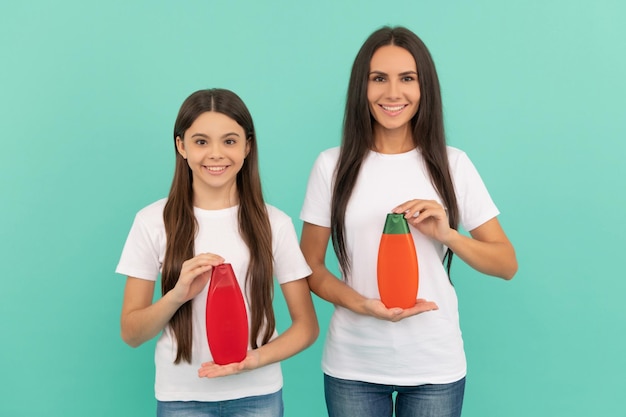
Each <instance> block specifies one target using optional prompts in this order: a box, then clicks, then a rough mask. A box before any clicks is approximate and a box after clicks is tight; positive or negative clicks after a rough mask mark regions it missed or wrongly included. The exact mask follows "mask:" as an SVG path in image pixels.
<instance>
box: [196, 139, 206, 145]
mask: <svg viewBox="0 0 626 417" xmlns="http://www.w3.org/2000/svg"><path fill="white" fill-rule="evenodd" d="M196 145H206V140H204V139H198V140H197V141H196Z"/></svg>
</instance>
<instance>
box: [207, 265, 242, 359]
mask: <svg viewBox="0 0 626 417" xmlns="http://www.w3.org/2000/svg"><path fill="white" fill-rule="evenodd" d="M206 335H207V340H208V342H209V349H210V350H211V355H212V356H213V361H214V362H215V363H216V364H218V365H226V364H228V363H233V362H241V361H242V360H244V359H245V357H246V354H247V351H248V315H247V313H246V305H245V303H244V300H243V295H242V294H241V289H240V288H239V283H238V282H237V278H236V277H235V273H234V272H233V268H232V266H231V264H229V263H223V264H221V265H218V266H215V267H213V272H212V273H211V282H210V283H209V291H208V294H207V299H206Z"/></svg>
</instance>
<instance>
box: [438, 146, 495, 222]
mask: <svg viewBox="0 0 626 417" xmlns="http://www.w3.org/2000/svg"><path fill="white" fill-rule="evenodd" d="M448 155H449V157H450V166H451V171H452V172H451V174H452V178H453V181H454V187H455V191H456V195H457V202H458V205H459V214H460V224H461V227H463V229H465V230H467V231H472V230H473V229H475V228H477V227H478V226H480V225H482V224H483V223H485V222H487V221H488V220H491V219H492V218H494V217H496V216H497V215H498V214H500V212H499V211H498V208H497V207H496V205H495V203H494V202H493V200H492V199H491V196H490V195H489V191H488V190H487V187H486V186H485V183H484V182H483V180H482V178H481V177H480V174H479V173H478V170H477V169H476V167H475V166H474V164H473V163H472V161H471V160H470V159H469V157H468V156H467V154H465V152H462V151H460V150H458V149H455V148H450V150H449V153H448Z"/></svg>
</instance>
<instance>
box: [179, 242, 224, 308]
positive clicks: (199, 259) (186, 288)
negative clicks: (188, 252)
mask: <svg viewBox="0 0 626 417" xmlns="http://www.w3.org/2000/svg"><path fill="white" fill-rule="evenodd" d="M223 262H224V258H222V257H221V256H219V255H215V254H212V253H202V254H200V255H196V256H194V257H193V258H191V259H188V260H186V261H185V262H183V265H182V267H181V269H180V276H179V277H178V282H176V286H175V287H174V288H172V290H171V291H170V292H171V293H172V294H171V295H172V297H173V298H174V299H176V300H177V301H178V302H180V304H184V303H185V302H187V301H189V300H191V299H192V298H194V297H195V296H196V295H198V294H200V292H201V291H202V290H203V289H204V288H205V287H206V285H207V283H208V282H209V278H211V270H212V269H213V267H214V266H217V265H219V264H221V263H223Z"/></svg>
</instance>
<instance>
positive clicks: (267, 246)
mask: <svg viewBox="0 0 626 417" xmlns="http://www.w3.org/2000/svg"><path fill="white" fill-rule="evenodd" d="M208 111H214V112H218V113H222V114H224V115H226V116H228V117H230V118H231V119H233V120H235V121H236V122H237V123H238V124H239V125H240V126H241V127H242V128H243V129H244V132H245V133H246V136H247V141H248V144H249V148H250V150H249V152H248V155H247V157H246V159H245V162H244V164H243V167H242V168H241V170H240V171H239V172H238V173H237V180H236V181H237V192H238V195H239V213H238V221H239V232H240V234H241V237H242V238H243V240H244V241H245V243H246V245H247V246H248V249H249V251H250V265H249V267H248V271H247V273H246V288H247V289H248V290H249V291H247V293H248V294H249V295H250V311H251V328H250V338H251V344H252V347H253V348H256V347H257V338H258V336H259V334H260V333H261V332H262V333H263V335H262V339H261V340H262V344H265V343H267V342H268V341H269V339H270V337H271V336H272V334H273V333H274V329H275V326H276V321H275V317H274V310H273V308H272V298H273V296H274V284H273V266H272V265H273V258H272V230H271V227H270V221H269V216H268V214H267V210H266V206H265V202H264V200H263V193H262V190H261V180H260V176H259V166H258V151H257V143H256V134H255V131H254V124H253V122H252V116H251V115H250V112H249V111H248V109H247V107H246V105H245V104H244V103H243V101H242V100H241V99H240V98H239V97H238V96H237V95H236V94H235V93H233V92H231V91H229V90H223V89H211V90H200V91H196V92H195V93H193V94H192V95H190V96H189V97H188V98H187V99H186V100H185V101H184V102H183V104H182V106H181V108H180V111H179V112H178V117H177V118H176V123H175V125H174V150H175V151H176V138H177V137H180V138H181V139H182V138H183V137H184V135H185V131H186V130H187V129H189V127H190V126H191V125H192V124H193V122H194V121H195V120H196V119H197V118H198V116H199V115H201V114H202V113H204V112H208ZM192 181H193V177H192V174H191V169H190V168H189V165H188V164H187V161H186V160H185V159H184V158H183V157H182V156H181V155H180V154H179V153H178V152H177V151H176V167H175V171H174V179H173V181H172V187H171V189H170V193H169V197H168V200H167V203H166V204H165V209H164V210H163V220H164V222H165V232H166V236H167V245H166V250H165V258H164V260H163V269H162V272H161V291H162V293H163V294H166V293H167V292H168V291H170V290H171V289H172V288H174V286H175V285H176V282H178V277H179V276H180V270H181V267H182V264H183V262H184V261H186V260H187V259H190V258H193V257H194V256H195V252H194V239H195V237H196V233H197V229H198V224H197V221H196V218H195V216H194V212H193V190H192ZM191 303H192V300H190V301H188V302H186V303H185V304H183V305H182V306H181V307H180V308H179V309H178V311H176V313H175V314H174V315H173V316H172V318H171V320H170V323H169V324H170V326H171V328H172V331H173V332H174V335H175V336H176V341H177V344H178V351H177V353H176V360H175V361H174V362H175V363H180V361H181V360H184V361H187V362H191V346H192V333H193V329H192V320H191Z"/></svg>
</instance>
